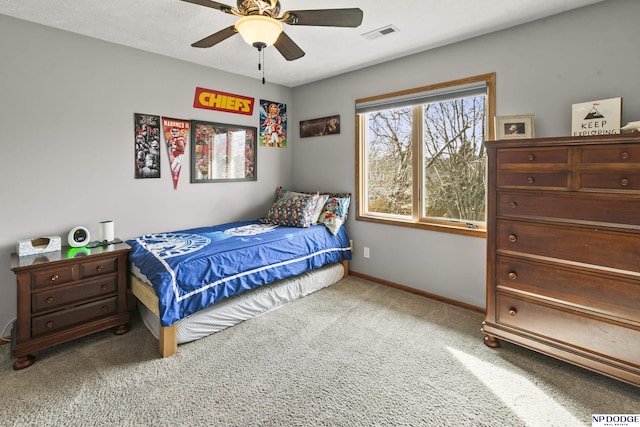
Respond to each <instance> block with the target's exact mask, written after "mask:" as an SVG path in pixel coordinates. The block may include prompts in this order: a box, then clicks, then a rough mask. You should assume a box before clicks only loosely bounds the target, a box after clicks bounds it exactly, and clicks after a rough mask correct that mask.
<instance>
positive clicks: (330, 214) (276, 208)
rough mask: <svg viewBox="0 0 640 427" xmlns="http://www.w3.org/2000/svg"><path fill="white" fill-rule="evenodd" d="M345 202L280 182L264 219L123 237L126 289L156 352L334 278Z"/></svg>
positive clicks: (344, 263) (340, 268)
mask: <svg viewBox="0 0 640 427" xmlns="http://www.w3.org/2000/svg"><path fill="white" fill-rule="evenodd" d="M349 200H350V199H349V195H348V194H345V193H324V194H320V193H298V192H292V191H287V190H284V189H282V188H279V189H278V190H276V201H275V202H274V204H273V206H272V207H271V209H269V211H268V212H267V215H266V216H265V217H264V218H261V219H257V220H251V221H238V222H233V223H228V224H220V225H215V226H208V227H201V228H194V229H188V230H179V231H172V232H163V233H155V234H149V235H144V236H140V237H138V238H136V239H131V240H128V241H127V243H128V244H129V246H131V253H130V255H129V261H130V268H129V272H130V287H131V292H132V293H133V295H134V296H135V297H136V298H137V299H138V308H139V311H140V314H141V317H142V319H143V321H144V323H145V325H146V326H147V327H148V328H149V330H150V331H151V332H152V333H153V334H154V335H155V336H156V338H158V340H159V350H160V355H161V356H162V357H168V356H171V355H172V354H174V353H176V351H177V348H178V344H182V343H186V342H189V341H193V340H195V339H199V338H203V337H205V336H207V335H210V334H211V333H214V332H218V331H221V330H223V329H225V328H227V327H230V326H233V325H235V324H237V323H239V322H242V321H244V320H247V319H250V318H252V317H255V316H258V315H260V314H262V313H265V312H267V311H270V310H272V309H274V308H277V307H279V306H281V305H283V304H286V303H288V302H290V301H293V300H295V299H298V298H301V297H304V296H306V295H308V294H310V293H312V292H315V291H317V290H319V289H322V288H324V287H327V286H330V285H332V284H334V283H337V282H338V281H340V280H341V279H342V278H343V277H344V276H346V275H347V274H348V260H350V259H351V241H350V240H349V236H348V235H347V233H346V230H345V229H344V227H343V226H342V224H343V223H344V221H345V220H346V215H347V211H348V206H349Z"/></svg>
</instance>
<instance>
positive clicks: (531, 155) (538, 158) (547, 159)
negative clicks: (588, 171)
mask: <svg viewBox="0 0 640 427" xmlns="http://www.w3.org/2000/svg"><path fill="white" fill-rule="evenodd" d="M568 159H569V150H568V148H567V147H558V148H555V147H554V148H525V149H508V150H503V149H498V155H497V160H498V167H500V166H502V165H508V164H516V163H518V164H519V163H525V164H531V165H533V164H544V163H556V164H557V163H567V161H568Z"/></svg>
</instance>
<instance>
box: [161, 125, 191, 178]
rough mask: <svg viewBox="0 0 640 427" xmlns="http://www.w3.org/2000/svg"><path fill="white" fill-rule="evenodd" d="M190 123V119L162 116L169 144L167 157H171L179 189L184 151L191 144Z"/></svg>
mask: <svg viewBox="0 0 640 427" xmlns="http://www.w3.org/2000/svg"><path fill="white" fill-rule="evenodd" d="M190 125H191V122H190V121H189V120H181V119H170V118H168V117H163V118H162V127H163V129H164V142H165V144H166V145H167V157H168V158H169V167H170V168H171V177H172V178H173V189H174V190H177V189H178V180H179V179H180V171H181V170H182V159H184V153H185V151H186V149H187V147H188V146H189V137H190V135H191V133H190V132H189V126H190Z"/></svg>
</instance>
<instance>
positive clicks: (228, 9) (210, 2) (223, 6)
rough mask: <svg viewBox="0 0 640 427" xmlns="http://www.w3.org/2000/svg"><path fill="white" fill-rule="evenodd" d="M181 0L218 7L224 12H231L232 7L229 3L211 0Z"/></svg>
mask: <svg viewBox="0 0 640 427" xmlns="http://www.w3.org/2000/svg"><path fill="white" fill-rule="evenodd" d="M182 1H185V2H187V3H193V4H199V5H200V6H206V7H210V8H212V9H218V10H221V11H223V12H225V13H231V10H232V9H233V8H232V7H231V6H229V5H226V4H223V3H218V2H217V1H213V0H182Z"/></svg>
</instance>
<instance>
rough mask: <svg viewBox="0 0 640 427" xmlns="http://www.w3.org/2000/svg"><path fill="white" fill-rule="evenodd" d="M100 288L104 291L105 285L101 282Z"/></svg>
mask: <svg viewBox="0 0 640 427" xmlns="http://www.w3.org/2000/svg"><path fill="white" fill-rule="evenodd" d="M100 289H102V290H103V291H106V290H107V285H106V284H104V283H103V284H102V285H100Z"/></svg>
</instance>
